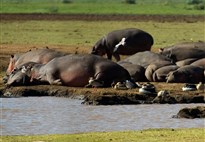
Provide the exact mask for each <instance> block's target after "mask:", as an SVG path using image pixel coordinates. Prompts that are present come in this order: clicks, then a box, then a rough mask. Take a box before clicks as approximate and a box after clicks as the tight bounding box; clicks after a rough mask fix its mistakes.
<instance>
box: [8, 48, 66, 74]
mask: <svg viewBox="0 0 205 142" xmlns="http://www.w3.org/2000/svg"><path fill="white" fill-rule="evenodd" d="M64 55H66V54H65V53H62V52H58V51H55V50H52V49H48V48H42V49H36V50H31V51H28V52H26V53H21V54H15V55H11V58H10V63H9V66H8V68H7V71H6V74H7V75H8V74H10V73H11V72H12V71H13V69H14V68H19V67H20V66H21V65H23V64H24V63H26V62H36V63H41V64H45V63H47V62H49V61H50V60H52V59H53V58H55V57H60V56H64Z"/></svg>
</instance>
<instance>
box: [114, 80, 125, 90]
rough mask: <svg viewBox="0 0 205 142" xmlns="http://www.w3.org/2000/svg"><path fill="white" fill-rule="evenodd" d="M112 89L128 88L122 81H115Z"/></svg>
mask: <svg viewBox="0 0 205 142" xmlns="http://www.w3.org/2000/svg"><path fill="white" fill-rule="evenodd" d="M114 89H116V90H127V89H128V88H127V87H126V85H125V83H124V82H117V83H116V84H115V86H114Z"/></svg>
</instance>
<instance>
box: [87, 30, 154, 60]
mask: <svg viewBox="0 0 205 142" xmlns="http://www.w3.org/2000/svg"><path fill="white" fill-rule="evenodd" d="M153 43H154V39H153V37H152V36H151V35H150V34H149V33H147V32H145V31H143V30H140V29H136V28H128V29H122V30H115V31H112V32H110V33H108V34H107V35H106V36H104V37H103V38H101V39H100V40H99V41H97V42H96V44H95V45H94V46H93V48H92V51H91V54H95V55H100V56H103V55H105V54H107V58H108V59H110V60H111V59H112V56H114V58H115V59H116V61H119V60H120V56H119V55H133V54H135V53H137V52H141V51H147V50H151V47H152V45H153Z"/></svg>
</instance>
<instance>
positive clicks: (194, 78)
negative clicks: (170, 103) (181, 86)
mask: <svg viewBox="0 0 205 142" xmlns="http://www.w3.org/2000/svg"><path fill="white" fill-rule="evenodd" d="M199 82H204V69H203V68H200V67H197V66H192V65H186V66H183V67H180V68H178V69H177V70H175V71H171V72H170V73H169V74H168V75H167V83H199Z"/></svg>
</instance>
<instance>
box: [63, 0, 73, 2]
mask: <svg viewBox="0 0 205 142" xmlns="http://www.w3.org/2000/svg"><path fill="white" fill-rule="evenodd" d="M62 3H72V1H71V0H62Z"/></svg>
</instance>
